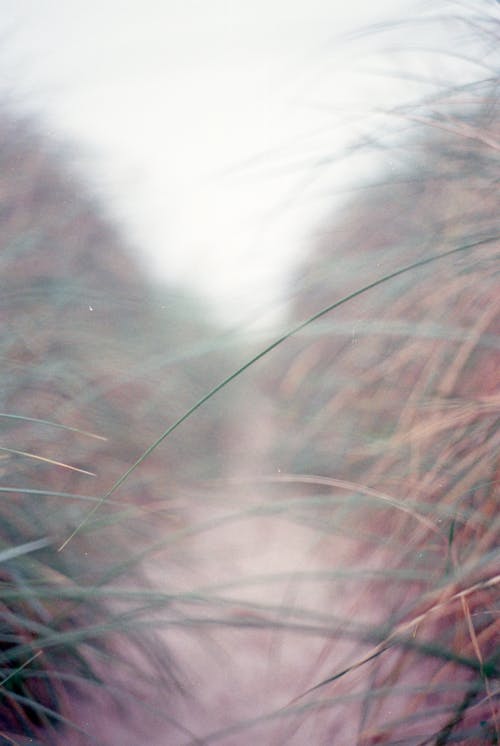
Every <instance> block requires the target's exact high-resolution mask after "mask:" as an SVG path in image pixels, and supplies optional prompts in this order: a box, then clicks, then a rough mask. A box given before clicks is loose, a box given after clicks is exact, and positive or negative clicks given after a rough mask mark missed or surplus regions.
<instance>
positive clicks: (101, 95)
mask: <svg viewBox="0 0 500 746" xmlns="http://www.w3.org/2000/svg"><path fill="white" fill-rule="evenodd" d="M0 8H1V9H2V11H3V12H2V19H3V20H2V25H3V29H4V37H5V44H4V47H5V48H4V49H3V50H2V64H3V69H4V71H5V70H6V71H7V72H8V74H9V80H8V81H7V79H6V78H4V82H3V85H4V87H5V86H6V85H7V87H8V86H9V85H10V87H11V88H12V90H13V91H14V92H18V94H19V96H20V98H21V99H23V97H24V99H25V101H27V102H29V105H30V106H31V107H32V108H36V107H39V108H40V110H41V111H42V113H43V117H44V121H45V122H47V123H48V128H49V129H53V130H54V131H55V132H56V134H57V135H63V136H64V137H69V138H70V139H72V140H74V141H75V142H76V143H78V144H79V146H80V147H81V148H82V150H81V152H82V154H83V155H82V158H81V159H80V164H79V165H80V167H82V168H83V169H84V170H85V171H86V173H87V174H88V176H89V178H90V179H91V181H92V182H93V184H94V185H95V186H96V187H97V188H98V190H99V191H100V192H103V193H104V195H105V198H106V199H107V200H108V203H109V204H110V205H111V211H112V212H113V213H114V214H115V215H116V216H117V217H118V218H119V220H120V221H121V222H122V224H123V226H124V227H125V229H126V231H127V232H128V234H129V236H130V237H131V240H132V242H133V244H134V245H136V246H137V247H139V248H140V251H141V253H142V255H143V257H144V260H145V262H147V266H148V267H149V269H150V271H151V272H152V273H153V274H154V275H155V276H157V277H160V278H165V279H167V280H169V281H175V282H180V283H183V284H185V285H188V286H191V287H193V288H195V289H196V290H197V291H198V292H201V293H202V294H204V295H206V296H208V297H209V298H210V300H211V301H213V302H214V304H215V307H216V309H217V312H218V313H219V315H220V316H221V317H222V318H224V319H225V320H226V321H227V322H228V323H229V324H231V325H233V324H236V323H240V322H245V321H248V320H249V319H255V320H256V321H259V320H260V321H261V322H262V320H263V319H264V318H265V317H266V314H268V318H274V319H276V318H279V303H280V299H281V298H283V297H286V294H287V283H288V281H289V279H290V272H291V270H292V268H293V267H294V262H296V260H297V258H298V257H299V255H300V253H301V251H302V250H304V248H305V247H306V246H307V245H308V244H310V241H311V238H310V237H311V235H312V234H313V233H314V231H315V229H317V228H318V227H320V226H321V221H322V219H324V218H325V216H327V215H329V214H330V213H331V212H332V209H333V207H334V205H335V204H336V197H335V195H334V191H335V190H336V189H338V188H339V187H341V186H342V185H343V184H344V183H346V184H347V183H348V182H349V179H350V178H351V176H352V168H353V166H352V162H351V161H349V159H348V160H346V161H345V162H343V161H340V162H336V161H334V159H333V156H336V155H338V154H339V153H341V152H342V148H343V147H344V146H345V144H346V142H348V141H349V139H350V138H352V137H353V136H355V135H357V134H359V135H361V134H362V133H363V132H364V131H365V130H366V131H369V128H370V127H372V126H373V125H372V123H371V120H369V119H367V114H368V113H369V112H370V111H371V110H373V108H376V107H377V106H381V105H382V104H387V103H388V102H393V100H394V96H395V91H398V95H401V92H402V91H403V92H404V87H405V85H408V83H403V84H402V83H401V80H397V79H396V78H395V77H391V76H387V75H386V74H385V73H384V74H382V71H388V70H389V69H391V66H392V65H393V63H394V60H396V67H397V64H398V60H399V61H400V60H401V53H402V52H404V47H405V44H408V45H410V46H411V43H413V41H414V35H415V29H412V28H411V27H410V28H408V27H407V28H402V29H401V32H400V36H399V37H398V38H399V41H400V46H401V49H400V50H399V52H398V53H399V57H398V56H397V55H396V57H395V58H394V60H393V61H392V62H390V63H389V62H388V61H387V59H385V60H384V58H383V57H381V56H380V55H379V56H378V57H376V56H374V55H373V53H370V49H371V50H373V49H375V48H376V47H377V42H376V40H374V39H373V35H368V37H367V38H368V42H367V41H366V37H365V38H364V39H363V40H360V39H359V38H357V37H355V36H351V35H350V33H351V32H353V31H354V30H355V29H357V28H360V27H366V26H367V25H369V24H371V23H383V22H384V21H386V20H387V19H388V18H391V17H394V16H396V17H398V18H404V17H405V15H406V14H408V13H409V12H410V11H409V8H410V4H409V2H407V1H406V0H392V1H391V0H383V2H381V3H376V4H373V5H370V4H369V3H366V2H364V1H363V0H351V1H350V2H349V3H345V2H343V1H342V2H341V1H340V0H252V2H250V1H249V0H163V1H162V0H142V1H141V2H139V1H138V0H129V1H128V2H127V1H126V0H99V1H98V2H97V1H96V0H85V1H84V0H64V2H61V0H0ZM384 62H385V63H386V64H384ZM392 72H393V73H396V72H397V69H394V67H392Z"/></svg>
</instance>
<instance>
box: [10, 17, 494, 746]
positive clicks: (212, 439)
mask: <svg viewBox="0 0 500 746" xmlns="http://www.w3.org/2000/svg"><path fill="white" fill-rule="evenodd" d="M469 10H470V9H469ZM456 20H457V22H458V20H459V19H458V18H456ZM463 23H464V26H463V28H464V29H466V31H467V34H468V38H469V39H470V37H471V35H472V36H473V37H474V39H475V42H474V43H475V45H476V46H475V49H476V54H477V56H479V55H482V62H484V65H483V67H486V68H487V71H488V74H487V75H486V74H485V76H478V77H476V78H475V79H474V80H473V81H472V80H471V79H470V78H468V82H467V83H466V84H465V83H464V84H460V83H459V84H457V86H455V87H453V88H452V89H450V88H449V87H447V88H446V90H439V91H438V92H437V93H435V94H433V95H432V96H431V97H429V98H427V99H426V100H421V101H419V102H418V104H407V105H406V106H405V108H404V110H400V111H398V112H391V114H394V113H396V114H397V116H398V117H399V118H400V119H402V120H404V121H405V122H406V123H408V124H409V131H407V132H405V134H404V135H401V134H400V133H399V134H396V135H395V136H394V137H393V138H384V137H382V138H381V140H380V141H379V142H378V143H377V142H376V137H375V135H374V138H373V140H374V142H376V144H377V146H378V150H379V152H380V150H382V152H383V153H386V154H387V156H388V157H387V159H386V160H389V155H390V169H387V168H382V169H381V171H380V172H379V173H378V175H377V178H376V179H375V181H374V183H373V184H363V189H360V191H359V192H358V193H356V194H355V195H354V196H353V198H352V199H351V200H350V201H348V202H347V203H346V205H345V206H344V207H343V209H342V211H341V212H340V214H337V215H336V216H333V217H332V219H331V220H329V221H327V222H326V223H325V228H324V230H323V231H322V233H321V237H320V239H319V240H318V241H317V245H316V247H315V248H314V250H313V251H312V252H311V255H310V256H309V257H308V258H307V259H306V260H305V261H304V262H303V264H302V266H301V267H300V268H299V270H298V271H297V273H296V278H297V279H296V283H295V286H294V287H293V288H292V289H291V296H292V297H293V301H292V303H291V309H290V318H289V322H290V326H291V327H292V328H293V327H294V326H295V327H297V328H298V327H302V328H301V330H300V331H297V333H294V334H292V335H290V336H287V338H286V339H285V337H283V341H282V342H280V344H278V345H273V344H272V343H271V345H270V347H269V352H268V353H267V354H265V355H263V359H259V360H258V361H257V362H256V363H255V365H251V366H249V369H248V370H245V377H246V378H243V376H241V377H236V379H235V380H233V381H232V382H231V385H228V386H226V387H224V388H222V390H221V391H219V393H218V394H217V396H214V397H213V398H210V399H209V400H208V401H207V402H206V403H205V404H204V405H203V406H202V407H200V408H198V409H197V410H196V411H194V412H193V415H192V417H190V418H188V419H187V420H186V421H185V422H183V424H182V426H181V427H179V428H178V429H176V430H174V432H173V433H172V434H171V435H169V436H168V437H167V438H166V439H165V441H164V442H163V443H162V444H161V446H159V447H158V448H156V449H154V450H153V451H152V452H151V453H150V455H149V456H148V458H146V459H145V460H144V461H143V462H142V463H141V464H139V465H138V466H137V468H135V469H134V470H133V471H131V472H130V474H129V476H128V477H127V479H126V480H125V481H123V483H122V484H120V486H119V488H118V489H116V491H113V492H112V493H111V494H110V495H109V499H105V500H104V501H103V502H102V504H101V502H100V500H101V498H102V496H106V495H107V494H108V493H109V491H110V488H112V486H113V484H116V483H117V480H119V479H120V478H121V477H122V476H123V475H124V474H125V473H126V472H127V470H128V469H129V467H130V466H132V465H133V464H134V463H135V462H136V461H137V459H138V458H139V457H140V456H141V454H142V453H143V452H144V451H145V450H146V449H148V447H150V446H151V444H152V443H154V442H155V441H156V440H157V439H158V438H159V436H160V435H161V433H162V432H165V431H166V429H167V428H168V426H169V425H171V424H172V423H174V422H175V421H176V420H177V418H179V417H181V416H182V415H183V413H184V412H186V411H188V410H189V409H190V408H191V407H192V406H193V404H194V403H195V402H196V401H197V400H200V398H202V397H203V396H204V395H205V394H206V393H207V392H209V391H210V390H211V388H212V387H213V386H214V385H217V384H218V383H219V382H220V381H222V380H223V379H224V378H225V377H226V376H231V373H232V372H234V371H236V370H237V369H238V366H239V365H240V364H241V351H240V352H239V353H236V352H235V351H234V349H232V347H231V345H230V341H231V340H230V338H229V337H228V335H225V336H224V335H222V334H221V333H220V332H218V331H217V329H215V327H214V326H213V325H211V324H210V323H209V322H207V320H206V317H207V316H206V311H205V310H204V309H202V308H199V306H198V304H197V303H196V301H194V300H193V299H192V298H189V297H186V296H185V295H184V294H183V293H181V292H180V291H175V292H174V291H173V290H172V289H170V288H167V289H163V290H161V289H158V288H151V286H150V285H149V284H148V282H147V281H146V280H145V279H144V278H143V277H142V276H141V273H140V272H139V271H138V269H137V267H136V265H135V263H134V261H133V259H132V258H131V256H130V253H129V250H128V249H127V247H126V246H124V245H123V242H122V241H121V239H120V238H119V237H118V236H117V233H116V231H115V230H114V229H113V228H111V227H110V225H109V223H108V221H107V220H106V219H105V218H104V217H103V216H102V215H101V213H100V208H99V207H98V206H97V205H96V204H95V203H93V202H92V200H91V199H90V198H89V197H88V196H87V195H85V194H84V193H82V190H81V187H79V186H78V185H77V184H76V181H75V180H74V179H73V177H71V176H70V175H69V174H68V172H67V169H65V167H64V165H63V164H61V162H60V159H59V158H58V157H57V155H56V154H55V153H54V152H52V151H51V150H50V148H51V146H49V145H48V144H47V143H45V142H44V140H43V138H40V137H39V136H38V135H37V134H36V133H35V131H34V129H33V127H32V126H31V125H28V124H23V123H22V122H19V121H16V120H15V118H13V117H12V116H9V115H8V114H7V113H6V112H5V113H4V115H3V117H2V122H3V124H2V125H1V137H2V149H1V169H0V188H1V192H0V210H1V216H2V222H1V227H0V239H1V241H2V254H1V261H2V274H1V283H2V292H1V296H0V303H1V314H2V321H3V329H4V334H3V336H2V343H1V344H2V356H3V386H2V396H3V404H2V407H1V417H0V422H1V423H2V427H3V431H4V432H3V439H2V443H1V445H2V451H0V455H1V457H2V460H1V465H2V480H1V483H0V486H1V489H2V492H1V495H2V503H1V504H2V506H3V507H2V508H1V513H0V517H1V522H0V540H1V545H0V583H1V585H0V618H1V623H2V629H1V636H0V653H1V658H0V660H1V676H2V679H0V685H1V687H2V688H1V692H0V694H1V695H2V699H1V703H0V722H1V724H2V725H1V728H0V736H1V738H3V739H4V742H5V743H23V744H24V743H28V742H30V741H29V739H35V742H40V743H44V744H54V743H58V744H59V743H62V744H70V743H71V744H73V743H77V744H86V743H91V742H93V741H92V739H95V740H96V741H97V742H98V743H99V742H100V743H103V744H106V746H111V744H114V743H117V742H118V741H119V742H120V743H121V744H130V746H133V745H134V744H138V743H143V742H147V743H154V744H159V745H162V746H165V744H171V743H175V744H177V743H182V744H187V743H207V744H208V743H218V744H225V745H226V744H227V745H228V746H229V745H231V746H236V745H240V744H241V745H242V746H244V745H245V744H250V743H265V744H278V743H280V744H281V743H291V744H303V743H313V744H316V743H317V744H320V743H321V744H323V743H325V744H326V743H332V744H337V743H338V744H363V745H364V746H369V745H374V744H379V743H384V744H408V745H409V744H413V745H416V744H422V745H423V744H440V745H443V744H448V743H449V744H451V743H464V744H465V743H466V744H477V745H478V746H479V745H480V744H494V743H498V710H497V697H498V663H499V660H498V658H499V656H498V607H497V601H498V567H499V565H498V536H499V531H498V529H499V524H498V520H499V519H498V510H497V508H498V483H499V478H500V475H499V466H498V446H499V441H498V409H499V392H498V382H499V375H498V371H499V370H500V342H499V331H500V328H499V299H500V282H499V278H498V266H499V263H498V262H499V247H500V225H499V219H498V204H499V190H498V174H499V150H500V129H499V100H498V62H499V60H498V48H500V47H498V44H497V42H498V41H499V38H498V36H499V34H498V23H497V21H496V17H495V16H494V15H493V12H492V13H491V14H490V13H489V11H488V9H487V4H481V8H480V10H479V11H478V13H474V12H472V13H471V12H465V14H464V19H463ZM396 32H397V27H396ZM473 63H474V61H473ZM464 64H465V63H464ZM357 150H359V147H358V148H357ZM405 268H406V269H405ZM400 269H403V270H404V271H402V272H399V270H400ZM363 289H364V290H363ZM343 298H344V299H345V302H343V301H342V299H343ZM328 309H331V310H330V311H328ZM308 318H315V320H314V321H312V322H311V323H307V324H304V323H303V322H304V321H306V320H307V319H308ZM238 358H239V359H238ZM245 381H246V382H245ZM237 442H239V443H240V444H241V445H239V446H238V445H236V443H237ZM91 473H92V474H91ZM249 474H250V476H248V475H249ZM93 475H95V476H93ZM243 475H244V478H243ZM220 477H222V478H223V479H220ZM229 477H233V479H232V480H231V479H229ZM236 477H237V478H236ZM95 506H98V507H99V509H98V510H96V511H95V512H94V513H93V514H92V515H89V510H91V509H92V508H93V507H95ZM86 517H87V519H88V520H85V521H84V522H82V519H85V518H86ZM75 527H76V528H78V531H77V532H76V534H75V535H74V537H73V538H72V539H71V541H70V542H69V543H68V544H66V545H65V546H64V549H63V550H62V551H58V549H59V548H60V547H61V546H62V545H63V544H64V542H65V540H66V539H67V538H68V537H69V536H70V535H71V533H72V531H73V530H74V529H75ZM36 739H38V741H37V740H36ZM31 742H32V741H31Z"/></svg>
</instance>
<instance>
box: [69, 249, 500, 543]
mask: <svg viewBox="0 0 500 746" xmlns="http://www.w3.org/2000/svg"><path fill="white" fill-rule="evenodd" d="M498 238H499V236H498V235H496V236H489V237H487V238H482V239H479V240H477V241H473V242H471V243H468V244H464V245H461V246H458V247H455V248H454V249H449V250H448V251H443V252H441V253H440V254H434V255H433V256H430V257H426V258H424V259H420V260H419V261H417V262H412V263H411V264H408V265H406V266H405V267H401V268H400V269H397V270H395V271H394V272H390V273H389V274H386V275H384V276H383V277H379V278H378V279H377V280H374V281H373V282H370V283H368V284H367V285H364V286H363V287H362V288H358V290H355V291H353V292H352V293H349V294H348V295H345V296H344V297H343V298H340V299H339V300H337V301H335V302H334V303H331V304H330V305H328V306H326V307H325V308H322V309H321V310H320V311H318V312H317V313H315V314H313V315H312V316H310V317H309V318H307V319H306V320H305V321H302V322H301V323H299V324H297V325H296V326H294V327H293V328H292V329H290V330H289V331H288V332H286V333H285V334H282V335H281V336H280V337H278V338H277V339H275V340H274V342H272V343H271V344H270V345H268V346H267V347H265V348H264V349H263V350H261V351H260V352H259V353H257V355H254V356H253V357H252V358H250V360H248V361H247V362H246V363H244V364H243V365H242V366H240V367H239V368H238V369H237V370H236V371H234V372H233V373H231V374H230V375H229V376H227V377H226V378H224V380H222V381H221V382H220V383H219V384H217V385H216V386H214V387H213V388H212V389H211V390H210V391H209V392H208V393H207V394H205V396H203V397H202V398H201V399H199V400H198V401H197V402H196V403H195V404H193V406H192V407H191V408H190V409H188V410H187V411H186V412H185V413H184V414H183V415H182V416H181V417H179V418H178V419H177V420H176V421H175V422H174V423H173V424H172V425H171V426H170V427H169V428H167V430H165V431H164V432H163V433H162V434H161V435H160V437H159V438H157V439H156V440H155V441H154V442H153V443H152V444H151V445H150V446H149V447H148V448H147V449H146V450H145V451H144V452H143V453H142V454H141V456H139V458H138V459H137V460H136V461H135V462H134V463H133V464H132V465H131V466H130V467H129V468H128V469H127V470H126V471H125V472H124V473H123V474H122V475H121V476H120V477H119V478H118V479H117V480H116V481H115V482H114V484H113V485H112V486H111V487H110V488H109V490H108V491H107V492H106V493H105V494H104V495H103V496H102V497H101V498H100V500H99V501H98V502H97V503H96V504H95V505H94V507H93V508H92V509H91V510H90V511H89V512H88V513H87V515H86V516H85V517H84V518H83V519H82V520H81V521H80V523H79V524H78V525H77V526H76V528H75V529H74V531H72V533H71V534H70V535H69V536H68V538H67V539H65V541H64V542H63V543H62V544H61V546H60V547H59V548H58V551H59V552H61V551H63V549H65V547H67V546H68V544H69V543H70V541H71V540H72V539H73V538H74V537H75V536H76V534H77V533H79V531H80V530H81V529H82V528H83V527H84V526H85V525H86V524H87V523H88V521H89V520H90V519H91V518H92V516H93V515H95V513H96V512H97V511H98V510H99V508H101V507H102V505H103V504H104V503H105V502H106V501H107V500H108V498H110V497H111V495H113V494H114V493H115V492H116V491H117V490H118V489H119V487H120V486H121V485H122V484H123V483H124V482H125V481H126V480H127V479H128V477H129V476H130V475H131V474H132V473H133V472H134V471H135V470H136V469H137V468H138V467H139V466H140V465H141V464H142V463H143V462H144V461H145V460H146V459H147V458H148V456H150V454H151V453H153V451H155V450H156V449H157V448H158V446H159V445H160V444H161V443H162V442H163V441H164V440H165V439H166V438H167V437H168V436H169V435H171V433H173V432H174V430H176V429H177V428H178V427H179V426H180V425H182V423H183V422H185V421H186V420H187V419H189V417H191V415H192V414H194V413H195V412H196V411H197V410H198V409H200V407H202V406H203V405H204V404H205V403H206V402H208V401H209V400H210V399H212V397H214V396H215V395H216V394H217V393H218V392H219V391H221V390H222V389H223V388H225V387H226V386H227V385H228V384H230V383H231V382H232V381H234V379H235V378H238V377H239V376H240V375H241V374H242V373H244V372H245V371H246V370H248V368H250V367H251V366H252V365H254V364H255V363H257V362H258V361H259V360H261V359H262V358H263V357H265V356H266V355H268V354H269V353H270V352H272V351H273V350H275V349H276V348H277V347H278V346H279V345H281V344H283V342H286V341H287V340H288V339H290V338H291V337H293V336H295V335H296V334H298V333H299V332H301V331H302V330H303V329H305V328H306V327H307V326H309V325H310V324H312V323H314V322H315V321H317V320H318V319H320V318H322V317H323V316H325V315H326V314H328V313H330V312H331V311H334V310H335V309H337V308H340V307H341V306H344V305H345V304H346V303H349V301H352V300H354V299H355V298H358V297H359V296H361V295H363V294H364V293H367V292H368V291H369V290H372V289H373V288H376V287H379V286H380V285H384V284H385V283H387V282H389V281H390V280H393V279H395V278H396V277H400V276H401V275H404V274H406V273H408V272H411V271H413V270H416V269H419V268H420V267H424V266H426V265H429V264H432V263H434V262H437V261H440V260H441V259H446V258H447V257H449V256H453V255H455V254H459V253H462V252H465V251H470V250H471V249H474V248H476V247H478V246H483V245H485V244H486V245H487V244H490V243H492V242H493V241H496V240H498Z"/></svg>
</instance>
